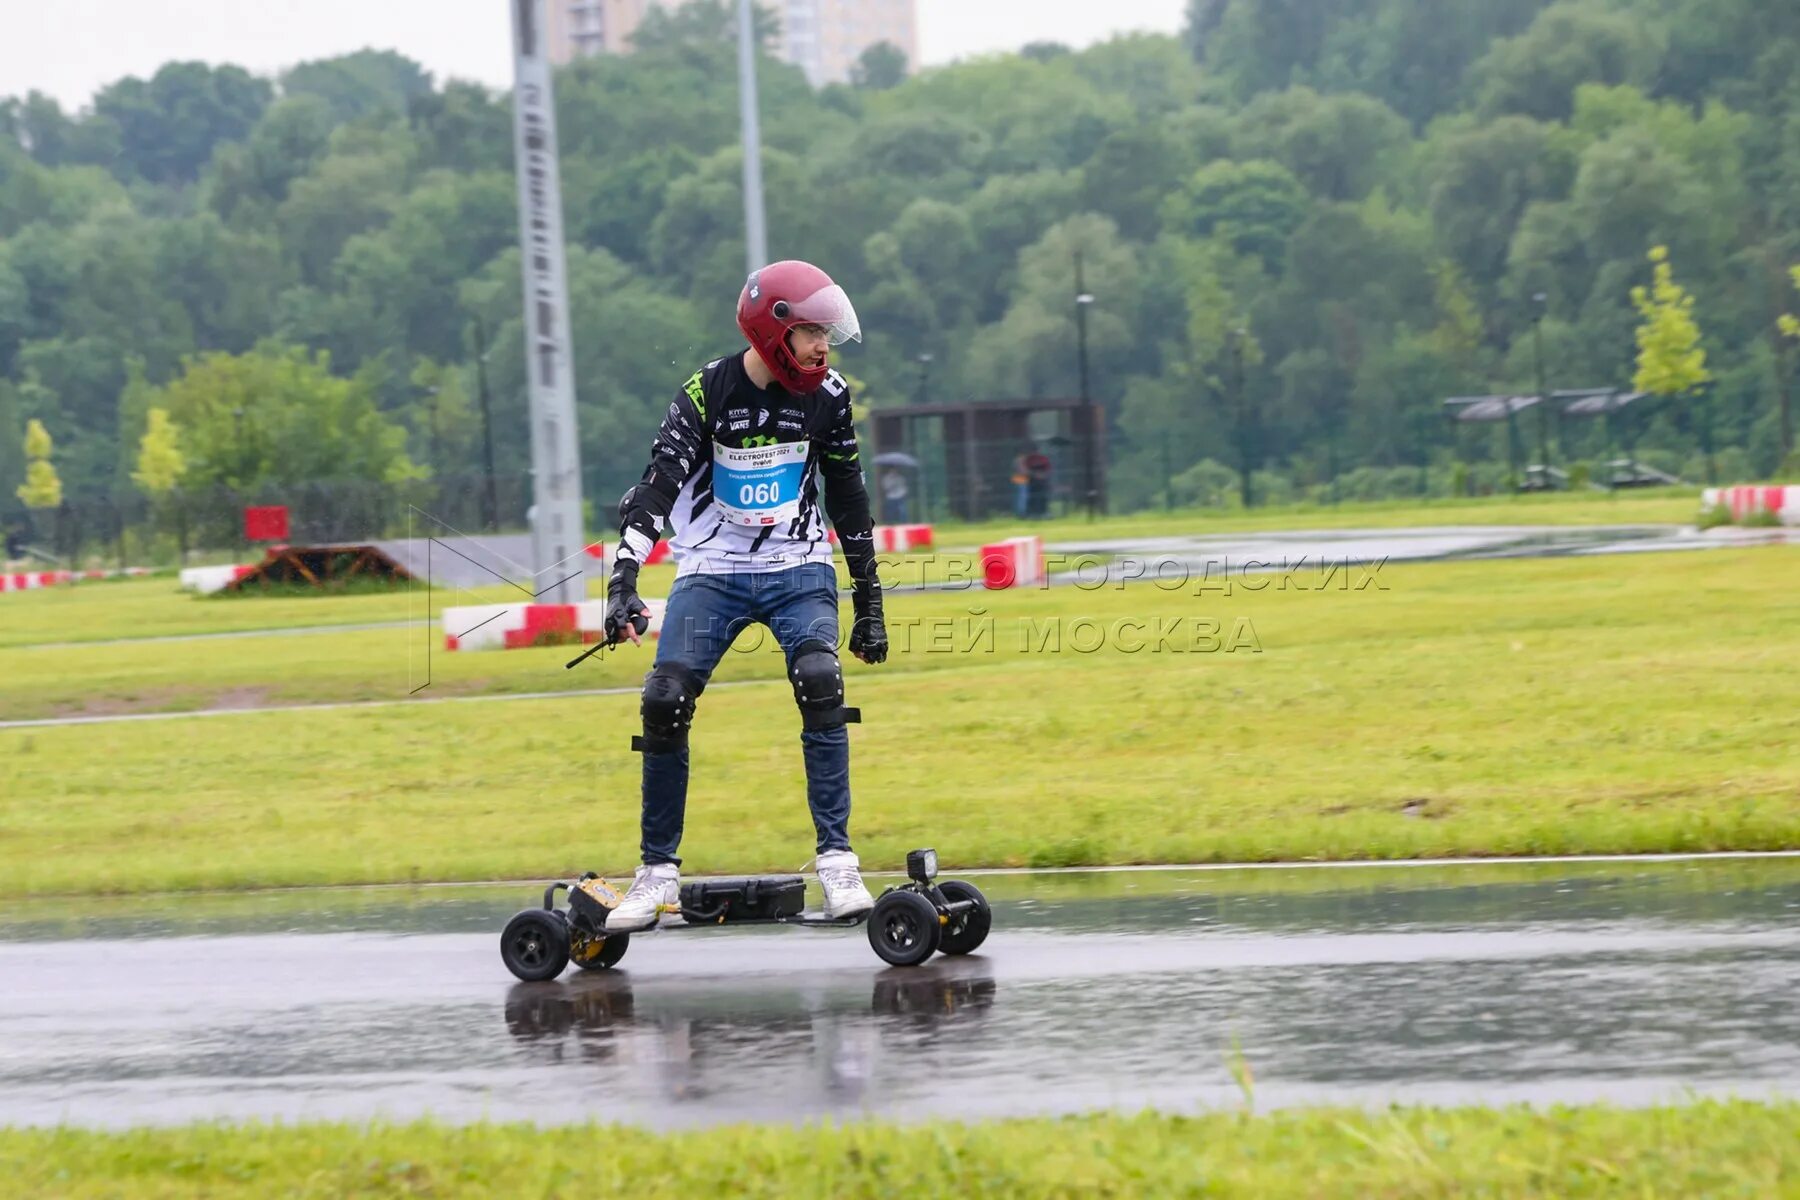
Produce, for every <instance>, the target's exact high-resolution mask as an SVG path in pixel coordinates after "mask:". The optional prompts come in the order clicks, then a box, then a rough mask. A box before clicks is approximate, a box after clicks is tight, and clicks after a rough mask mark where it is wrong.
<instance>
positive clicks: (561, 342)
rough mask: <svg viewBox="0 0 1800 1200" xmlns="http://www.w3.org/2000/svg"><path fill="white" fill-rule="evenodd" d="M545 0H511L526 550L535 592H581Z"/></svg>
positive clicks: (545, 598)
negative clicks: (528, 496) (527, 424)
mask: <svg viewBox="0 0 1800 1200" xmlns="http://www.w3.org/2000/svg"><path fill="white" fill-rule="evenodd" d="M544 3H545V0H513V5H512V13H513V51H514V56H513V80H514V83H513V154H514V160H515V163H516V166H517V173H518V181H519V248H520V251H521V253H520V263H521V274H522V275H523V276H524V287H525V307H524V316H525V364H526V367H525V373H526V377H527V379H528V382H529V389H530V390H529V394H528V395H529V411H530V416H531V475H532V480H531V487H532V521H531V554H532V563H531V566H532V571H533V572H534V575H533V579H534V581H535V582H534V585H533V590H534V591H535V592H536V598H537V599H538V600H539V601H540V602H542V603H546V604H578V603H580V602H581V601H583V600H586V599H587V577H586V574H585V573H584V572H583V570H582V568H581V558H580V555H581V550H582V547H583V546H584V545H585V544H586V542H587V535H586V532H585V530H584V529H583V523H582V515H581V454H580V444H579V442H578V441H577V434H576V429H575V381H574V377H573V370H572V366H573V363H574V354H573V353H572V351H571V347H570V343H569V289H568V283H567V279H566V277H565V274H564V266H563V224H562V183H561V180H560V177H559V173H558V170H557V162H556V104H555V99H554V97H553V95H552V94H551V90H550V60H549V59H548V57H546V47H545V45H544V30H545V24H544Z"/></svg>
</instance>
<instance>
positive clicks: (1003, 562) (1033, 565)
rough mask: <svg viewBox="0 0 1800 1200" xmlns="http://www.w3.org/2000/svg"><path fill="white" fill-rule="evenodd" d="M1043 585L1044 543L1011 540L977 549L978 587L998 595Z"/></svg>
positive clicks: (1036, 539) (1035, 538) (1035, 539)
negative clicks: (979, 559) (979, 554)
mask: <svg viewBox="0 0 1800 1200" xmlns="http://www.w3.org/2000/svg"><path fill="white" fill-rule="evenodd" d="M1043 582H1044V539H1043V538H1041V537H1038V536H1037V535H1036V534H1032V535H1031V536H1029V537H1011V538H1007V539H1006V540H1004V541H1000V542H993V543H990V544H989V545H986V546H983V547H982V548H981V583H982V586H983V587H986V588H989V589H992V590H995V591H998V590H1000V589H1002V588H1010V587H1035V586H1037V585H1039V584H1041V583H1043Z"/></svg>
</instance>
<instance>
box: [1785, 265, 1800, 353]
mask: <svg viewBox="0 0 1800 1200" xmlns="http://www.w3.org/2000/svg"><path fill="white" fill-rule="evenodd" d="M1793 275H1794V286H1795V287H1796V288H1800V267H1795V268H1794V269H1793ZM1781 332H1783V333H1785V334H1787V335H1788V336H1789V337H1791V338H1800V317H1796V316H1793V315H1792V314H1790V313H1782V314H1781Z"/></svg>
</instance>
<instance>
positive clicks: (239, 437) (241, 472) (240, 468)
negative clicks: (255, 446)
mask: <svg viewBox="0 0 1800 1200" xmlns="http://www.w3.org/2000/svg"><path fill="white" fill-rule="evenodd" d="M231 428H232V435H233V436H232V447H231V449H232V457H233V458H235V459H236V460H237V484H238V486H239V487H243V486H244V477H245V475H246V474H248V471H247V469H246V468H247V467H248V464H247V463H245V461H244V410H243V409H241V408H234V409H232V410H231Z"/></svg>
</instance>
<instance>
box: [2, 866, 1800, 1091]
mask: <svg viewBox="0 0 1800 1200" xmlns="http://www.w3.org/2000/svg"><path fill="white" fill-rule="evenodd" d="M975 878H976V879H977V880H978V882H979V883H980V884H981V886H982V887H983V888H984V889H985V890H986V891H987V892H988V893H989V894H990V895H991V896H992V898H993V899H994V901H995V905H996V919H995V933H994V935H993V937H992V938H991V939H990V941H989V943H988V945H987V946H986V947H984V949H983V952H982V953H980V954H978V955H975V956H971V957H969V958H966V959H961V960H956V959H946V958H941V957H940V958H937V959H934V960H932V962H931V963H930V964H928V965H927V966H926V967H923V968H918V969H915V970H911V971H903V970H893V969H887V968H884V967H882V965H881V964H880V963H879V961H878V960H876V959H875V957H874V956H873V954H872V953H871V952H870V950H869V947H868V945H867V942H866V940H865V939H864V937H863V935H862V933H861V931H860V930H852V931H848V932H841V931H832V932H808V931H799V930H751V931H742V932H736V931H689V932H684V933H663V934H657V935H653V936H649V937H640V938H637V939H634V944H633V945H632V947H631V949H630V952H629V953H628V955H627V957H626V959H625V961H624V962H623V964H622V966H621V969H619V970H617V971H613V972H595V973H591V974H584V973H582V972H580V971H579V970H578V969H576V968H571V969H570V970H569V971H568V972H567V973H566V974H565V975H564V977H563V978H562V979H561V980H559V981H556V982H553V983H548V984H519V983H516V982H514V981H513V980H512V979H511V977H510V976H508V975H507V974H506V973H505V971H504V969H503V968H502V967H501V965H500V963H499V956H498V952H497V950H498V946H497V942H498V930H499V928H500V925H501V923H502V922H503V921H504V920H505V918H506V917H507V916H508V915H510V913H511V912H512V911H514V910H516V909H517V908H520V907H524V906H526V905H528V904H530V903H531V902H532V900H533V898H534V892H535V891H536V890H537V889H534V888H531V887H528V886H516V885H515V886H505V887H479V888H419V889H360V890H359V889H346V890H333V891H325V892H280V893H266V894H262V895H253V896H211V897H196V898H186V899H179V898H172V897H171V898H147V899H142V900H131V899H122V900H114V901H109V902H101V901H89V900H83V901H78V902H69V901H63V902H57V903H54V904H52V903H49V902H43V903H33V904H29V905H18V904H14V905H9V906H8V907H7V909H6V911H5V913H4V915H3V917H0V978H3V979H5V980H6V986H5V987H4V988H3V989H0V1123H15V1124H16V1123H47V1122H54V1121H57V1120H62V1119H67V1120H71V1121H75V1122H79V1123H87V1124H101V1125H119V1124H132V1123H155V1122H166V1121H174V1120H184V1119H191V1118H196V1117H212V1116H219V1117H236V1118H243V1117H249V1116H280V1117H288V1118H294V1117H368V1116H376V1115H385V1116H390V1117H407V1116H413V1115H418V1114H422V1113H433V1114H436V1115H438V1116H441V1117H444V1118H447V1119H454V1120H462V1119H477V1118H482V1117H492V1118H508V1119H510V1118H524V1119H533V1120H538V1121H544V1122H563V1121H574V1120H586V1119H590V1118H593V1119H599V1120H619V1121H626V1122H631V1123H640V1124H655V1125H665V1124H687V1125H692V1124H706V1123H712V1122H722V1121H738V1120H809V1119H818V1118H824V1117H830V1118H834V1119H837V1118H854V1117H858V1116H863V1115H880V1116H893V1117H903V1118H915V1117H925V1116H933V1115H944V1116H988V1115H996V1114H1020V1113H1045V1112H1063V1111H1075V1110H1083V1109H1091V1108H1102V1107H1115V1108H1127V1109H1130V1108H1137V1107H1142V1106H1145V1105H1155V1106H1158V1107H1164V1108H1171V1109H1183V1110H1188V1109H1194V1108H1198V1107H1216V1106H1229V1105H1235V1104H1239V1103H1241V1102H1242V1096H1241V1094H1240V1092H1239V1089H1238V1087H1237V1085H1236V1084H1235V1083H1234V1082H1233V1079H1232V1075H1231V1073H1230V1067H1229V1063H1230V1061H1231V1058H1232V1056H1233V1054H1235V1053H1237V1052H1238V1051H1237V1050H1234V1047H1237V1048H1239V1049H1241V1053H1242V1054H1243V1056H1244V1059H1245V1060H1246V1061H1247V1062H1248V1063H1249V1064H1250V1066H1251V1068H1252V1070H1253V1072H1254V1074H1255V1078H1256V1080H1257V1085H1256V1089H1257V1103H1258V1106H1259V1107H1266V1106H1270V1105H1277V1104H1287V1103H1334V1102H1343V1103H1381V1102H1386V1101H1390V1100H1419V1101H1434V1102H1436V1101H1444V1102H1449V1101H1475V1100H1488V1101H1508V1100H1516V1099H1531V1100H1562V1099H1566V1100H1584V1099H1592V1098H1606V1099H1611V1100H1615V1101H1622V1102H1636V1101H1644V1100H1650V1099H1665V1098H1670V1097H1679V1096H1680V1095H1683V1094H1686V1093H1685V1091H1684V1089H1693V1090H1696V1091H1702V1092H1705V1091H1719V1090H1730V1091H1736V1092H1738V1093H1740V1094H1747V1095H1766V1094H1770V1093H1773V1092H1777V1091H1781V1090H1787V1091H1790V1092H1791V1091H1793V1090H1795V1088H1796V1081H1800V1008H1797V1006H1795V1005H1793V1004H1792V1002H1791V998H1792V996H1793V995H1794V994H1795V992H1796V989H1797V988H1800V921H1797V920H1796V918H1797V917H1800V860H1796V859H1760V860H1759V859H1733V860H1714V861H1704V862H1698V861H1697V862H1677V863H1569V864H1507V865H1492V866H1474V867H1395V868H1342V869H1327V870H1301V871H1282V870H1224V871H1195V870H1187V871H1180V870H1176V871H1166V872H1165V871H1139V872H1107V873H1097V874H1051V875H1036V876H1033V875H992V876H976V877H975Z"/></svg>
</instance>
